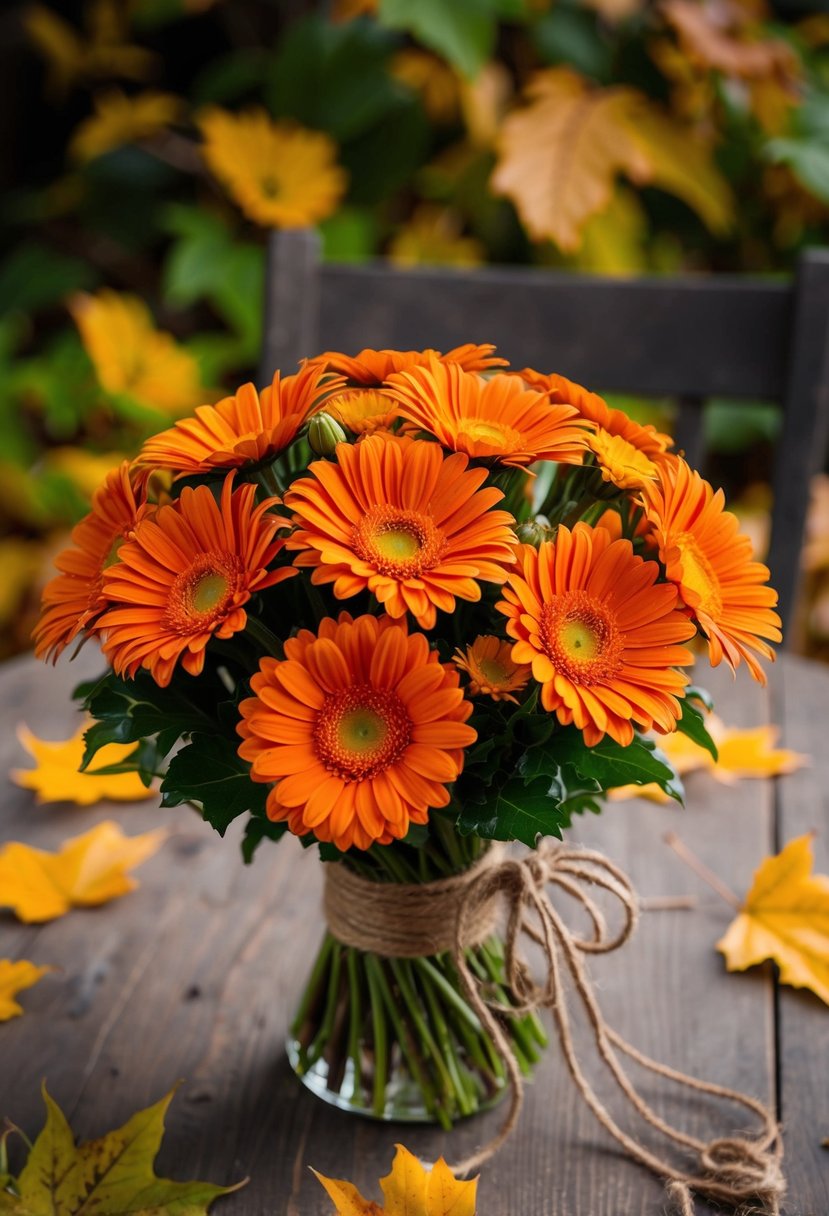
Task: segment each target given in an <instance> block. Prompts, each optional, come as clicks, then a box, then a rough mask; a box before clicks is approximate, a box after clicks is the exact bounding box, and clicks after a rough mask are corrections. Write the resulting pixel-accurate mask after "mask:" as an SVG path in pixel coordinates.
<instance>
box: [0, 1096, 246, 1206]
mask: <svg viewBox="0 0 829 1216" xmlns="http://www.w3.org/2000/svg"><path fill="white" fill-rule="evenodd" d="M172 1097H173V1092H172V1091H171V1092H170V1093H169V1094H167V1096H166V1097H164V1098H162V1099H161V1101H160V1102H157V1103H156V1104H155V1106H150V1107H148V1108H147V1110H142V1111H138V1113H137V1114H135V1115H133V1117H132V1118H131V1119H130V1120H129V1121H128V1122H127V1123H125V1124H124V1126H123V1127H120V1128H118V1129H117V1130H115V1131H111V1132H108V1133H107V1134H106V1135H105V1136H102V1137H101V1138H100V1139H99V1140H89V1141H86V1142H84V1143H80V1144H76V1143H75V1139H74V1136H73V1135H72V1131H71V1128H70V1127H69V1124H68V1122H67V1120H66V1116H65V1115H64V1114H63V1112H62V1110H61V1109H60V1107H59V1106H58V1104H57V1103H56V1102H55V1101H54V1099H53V1098H52V1097H51V1096H50V1095H49V1093H48V1092H47V1090H46V1087H45V1085H44V1087H43V1101H44V1102H45V1104H46V1123H45V1125H44V1127H43V1129H42V1131H41V1132H40V1135H39V1136H38V1137H37V1139H36V1140H35V1142H34V1144H33V1145H32V1149H31V1152H30V1153H29V1157H28V1160H27V1162H26V1164H25V1166H24V1167H23V1170H22V1172H21V1174H20V1176H19V1178H17V1179H16V1180H15V1181H14V1192H9V1191H8V1190H4V1191H3V1192H1V1193H0V1211H4V1212H10V1213H14V1214H15V1216H76V1214H79V1213H81V1212H87V1211H95V1212H96V1213H97V1214H98V1216H128V1214H130V1216H141V1214H144V1216H149V1213H153V1212H157V1213H160V1212H164V1213H167V1214H168V1216H176V1214H178V1216H200V1214H202V1213H206V1212H207V1209H208V1208H209V1206H210V1204H211V1203H212V1202H213V1200H214V1199H216V1198H218V1197H219V1196H220V1195H227V1194H229V1193H230V1192H231V1191H235V1190H238V1189H239V1187H240V1186H243V1185H244V1183H243V1182H242V1183H237V1184H236V1186H214V1185H213V1184H212V1183H209V1182H173V1181H171V1180H169V1179H167V1178H158V1177H157V1176H156V1174H155V1173H154V1171H153V1161H154V1160H155V1157H156V1155H157V1153H158V1150H159V1148H160V1147H161V1140H162V1137H163V1135H164V1115H165V1113H166V1111H167V1107H168V1106H169V1105H170V1101H171V1099H172Z"/></svg>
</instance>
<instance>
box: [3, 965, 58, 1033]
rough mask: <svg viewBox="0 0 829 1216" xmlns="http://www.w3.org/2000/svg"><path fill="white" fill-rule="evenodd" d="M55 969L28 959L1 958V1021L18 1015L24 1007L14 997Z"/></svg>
mask: <svg viewBox="0 0 829 1216" xmlns="http://www.w3.org/2000/svg"><path fill="white" fill-rule="evenodd" d="M53 970H54V968H53V967H38V966H36V965H35V964H34V963H30V962H28V960H27V959H22V958H21V959H17V960H16V961H12V959H10V958H0V1022H7V1021H8V1020H9V1018H16V1017H18V1016H19V1015H20V1014H21V1013H22V1012H23V1007H22V1006H21V1005H19V1004H18V1003H17V1001H16V1000H15V999H14V997H15V995H16V994H17V993H18V992H22V991H23V989H24V988H31V987H32V985H33V984H36V983H37V982H38V980H41V979H43V977H44V975H46V974H47V972H49V971H53Z"/></svg>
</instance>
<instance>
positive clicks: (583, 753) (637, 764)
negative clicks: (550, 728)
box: [530, 727, 683, 802]
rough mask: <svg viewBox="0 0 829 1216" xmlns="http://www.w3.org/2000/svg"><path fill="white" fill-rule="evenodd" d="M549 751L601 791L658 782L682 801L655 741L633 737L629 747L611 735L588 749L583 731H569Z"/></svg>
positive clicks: (679, 787)
mask: <svg viewBox="0 0 829 1216" xmlns="http://www.w3.org/2000/svg"><path fill="white" fill-rule="evenodd" d="M550 747H551V750H552V751H553V753H554V755H555V757H556V759H557V760H558V763H559V764H560V765H568V764H569V765H572V767H573V768H574V769H575V770H576V771H577V772H578V773H580V774H581V776H582V777H590V778H592V779H593V780H594V781H596V782H597V783H598V785H599V787H600V788H601V789H602V790H609V789H614V788H615V787H616V786H619V785H649V784H650V783H651V782H655V783H656V784H657V785H658V786H659V787H660V789H663V790H664V791H665V793H666V794H668V795H669V796H670V797H672V798H676V799H677V801H678V802H681V801H682V798H683V791H682V783H681V782H680V780H679V778H678V777H677V775H676V773H675V772H674V769H673V768H672V767H671V765H670V764H669V762H668V760H667V758H666V757H665V756H664V755H663V754H662V752H660V751H658V749H657V747H656V745H655V743H654V742H653V740H651V739H647V738H644V737H643V736H642V735H634V737H633V742H632V743H629V744H628V746H627V747H622V745H621V744H620V743H617V742H616V741H615V739H611V738H610V736H609V735H605V737H604V738H603V739H602V741H601V743H597V744H595V745H594V746H593V747H588V746H587V744H586V743H585V741H584V736H583V735H582V733H581V731H580V730H576V729H575V727H567V728H566V729H565V730H562V731H560V732H559V733H558V734H556V735H554V736H553V739H552V741H551V744H550ZM530 754H531V755H532V753H530Z"/></svg>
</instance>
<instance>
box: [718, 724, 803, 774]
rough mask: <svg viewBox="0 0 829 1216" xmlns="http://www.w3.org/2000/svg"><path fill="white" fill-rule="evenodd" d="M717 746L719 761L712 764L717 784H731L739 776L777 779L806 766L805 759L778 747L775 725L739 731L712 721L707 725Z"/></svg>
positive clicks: (799, 754) (777, 732) (777, 730)
mask: <svg viewBox="0 0 829 1216" xmlns="http://www.w3.org/2000/svg"><path fill="white" fill-rule="evenodd" d="M709 729H710V730H711V735H712V737H713V739H714V742H715V743H716V744H717V751H718V752H719V759H718V760H717V763H716V764H712V765H711V771H712V773H713V774H714V776H715V777H716V778H717V780H718V781H723V782H725V783H726V784H727V785H731V784H733V783H734V782H735V781H737V780H739V779H740V778H741V777H777V776H780V775H781V774H783V773H793V772H794V771H795V769H798V768H801V767H802V766H803V765H804V764H807V763H808V757H807V756H804V755H802V754H801V753H800V752H793V751H790V750H789V749H788V748H777V747H775V746H774V745H775V743H776V742H777V738H778V736H779V734H780V731H779V729H778V727H776V726H755V727H753V728H752V729H751V730H738V729H736V728H732V727H727V726H723V725H722V723H719V722H717V721H715V722H714V723H713V724H709Z"/></svg>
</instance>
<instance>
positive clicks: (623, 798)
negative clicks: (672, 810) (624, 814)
mask: <svg viewBox="0 0 829 1216" xmlns="http://www.w3.org/2000/svg"><path fill="white" fill-rule="evenodd" d="M607 797H608V800H609V801H610V802H628V801H630V799H631V798H644V799H645V800H646V801H647V802H658V803H659V804H660V805H663V804H664V803H666V802H672V803H673V804H674V806H676V805H677V802H676V799H675V798H671V796H670V794H666V793H665V791H664V790H663V789H662V787H661V786H659V785H657V784H656V782H655V781H651V782H649V783H648V784H647V785H617V786H616V787H615V789H612V790H608V791H607Z"/></svg>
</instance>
